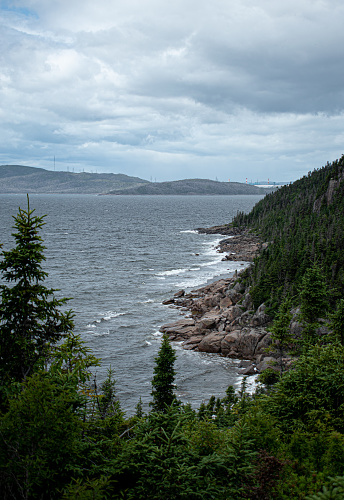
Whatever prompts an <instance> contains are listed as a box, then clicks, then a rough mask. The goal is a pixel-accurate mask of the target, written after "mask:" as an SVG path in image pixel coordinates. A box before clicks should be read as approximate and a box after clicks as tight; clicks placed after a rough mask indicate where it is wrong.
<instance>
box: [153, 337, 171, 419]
mask: <svg viewBox="0 0 344 500" xmlns="http://www.w3.org/2000/svg"><path fill="white" fill-rule="evenodd" d="M175 360H176V354H175V351H174V349H172V347H171V344H170V341H169V339H168V336H167V335H166V334H165V335H164V336H163V338H162V344H161V347H160V350H159V353H158V356H157V357H156V358H155V368H154V377H153V380H152V393H151V394H152V396H153V401H152V403H150V405H151V406H152V408H153V410H154V411H158V412H163V413H165V412H166V409H167V407H169V406H171V405H172V403H173V402H174V401H175V399H176V398H175V395H174V393H173V388H174V385H173V382H174V376H175V371H174V362H175Z"/></svg>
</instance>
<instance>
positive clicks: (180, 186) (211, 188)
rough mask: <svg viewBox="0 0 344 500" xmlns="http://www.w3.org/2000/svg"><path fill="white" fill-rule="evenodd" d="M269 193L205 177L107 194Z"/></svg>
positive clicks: (119, 190) (145, 185)
mask: <svg viewBox="0 0 344 500" xmlns="http://www.w3.org/2000/svg"><path fill="white" fill-rule="evenodd" d="M267 192H269V193H271V188H270V189H264V188H259V187H256V186H250V185H248V184H242V183H240V182H217V181H211V180H207V179H185V180H181V181H171V182H154V183H152V182H151V183H149V184H148V183H147V184H144V185H141V186H135V187H131V188H129V189H127V190H125V191H124V190H121V189H117V190H112V191H110V192H109V193H108V194H116V195H120V194H135V195H139V194H160V195H161V194H163V195H171V194H181V195H196V194H198V195H212V194H220V195H233V194H265V193H267Z"/></svg>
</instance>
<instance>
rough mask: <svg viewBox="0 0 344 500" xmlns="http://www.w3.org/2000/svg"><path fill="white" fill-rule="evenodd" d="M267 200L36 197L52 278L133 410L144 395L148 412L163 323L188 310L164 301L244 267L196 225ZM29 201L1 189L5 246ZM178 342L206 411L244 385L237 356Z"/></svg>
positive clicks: (180, 368) (192, 396)
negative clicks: (216, 399)
mask: <svg viewBox="0 0 344 500" xmlns="http://www.w3.org/2000/svg"><path fill="white" fill-rule="evenodd" d="M262 197H263V195H262V196H256V195H255V196H189V197H186V196H93V195H30V204H31V208H35V209H36V215H44V214H47V217H46V225H45V226H44V229H43V230H42V237H43V238H44V243H45V246H46V247H47V248H46V251H45V255H46V258H47V260H46V262H45V265H44V268H45V270H46V271H47V272H48V273H49V277H48V279H47V283H46V284H47V286H51V287H54V288H58V289H60V292H58V293H57V295H58V296H59V297H73V299H72V300H71V301H70V302H69V307H70V308H72V309H73V310H74V312H75V331H76V332H77V333H80V334H81V336H82V338H83V339H84V340H85V341H86V342H87V344H88V345H89V347H91V348H92V350H93V352H94V354H95V355H96V356H98V357H99V358H101V359H102V365H101V367H99V368H97V380H98V382H101V381H102V380H103V379H104V378H105V376H106V372H107V368H108V367H110V366H111V367H112V368H113V370H114V372H115V378H116V382H117V384H116V387H117V395H118V398H119V400H120V402H121V405H122V408H123V409H124V410H125V411H126V412H127V414H132V413H134V411H135V406H136V404H137V402H138V400H139V398H140V397H141V398H142V401H143V404H144V408H145V409H148V404H149V401H150V400H151V397H150V392H151V379H152V376H153V369H154V358H155V356H156V355H157V352H158V349H159V346H160V339H161V334H160V333H159V328H160V326H161V325H162V324H164V323H168V322H172V321H175V320H177V319H178V318H179V317H180V314H182V313H181V311H179V310H177V309H174V308H171V307H167V306H163V305H162V301H163V300H165V299H167V298H169V297H170V296H172V295H173V294H174V293H176V292H177V291H178V290H180V289H185V290H191V289H195V288H197V287H200V286H202V285H204V284H206V283H207V282H210V281H213V280H215V279H219V278H220V277H223V276H228V275H231V274H232V273H233V272H234V271H235V270H236V269H242V268H243V267H244V266H245V263H242V262H229V261H227V262H226V261H222V260H221V259H222V257H223V255H222V254H219V253H217V251H216V245H217V244H218V242H219V241H220V240H221V239H222V238H223V237H221V236H220V235H206V234H198V233H197V232H196V231H195V229H196V228H197V227H209V226H213V225H218V224H225V223H227V222H230V221H231V220H232V218H233V216H234V215H235V214H236V213H237V211H245V212H249V211H250V210H251V208H252V207H253V206H254V204H255V203H256V202H257V201H259V200H260V199H261V198H262ZM26 203H27V202H26V195H0V242H2V243H3V244H4V250H8V249H10V248H12V247H13V246H14V240H13V238H12V237H11V233H12V232H13V229H12V227H11V226H12V225H13V219H12V215H15V214H16V213H17V211H18V207H19V206H20V207H22V208H25V207H26ZM173 346H174V348H175V349H176V352H177V360H176V364H175V368H176V372H177V375H176V385H177V389H176V394H177V396H178V397H179V398H180V399H181V400H182V401H183V402H190V403H191V404H192V406H193V407H198V406H199V404H200V403H201V402H202V401H206V400H208V399H209V397H210V396H211V395H215V396H223V395H224V393H225V390H226V388H227V387H228V385H229V384H232V385H235V386H236V387H238V386H239V385H240V383H241V377H240V376H239V375H237V365H238V361H236V360H231V359H226V358H223V357H220V356H218V355H216V354H206V353H197V352H194V351H186V350H183V349H182V347H181V345H180V344H179V343H173Z"/></svg>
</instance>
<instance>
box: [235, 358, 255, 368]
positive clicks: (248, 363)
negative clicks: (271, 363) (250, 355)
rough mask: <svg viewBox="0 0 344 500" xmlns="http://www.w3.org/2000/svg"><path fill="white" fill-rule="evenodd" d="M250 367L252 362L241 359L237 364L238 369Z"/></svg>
mask: <svg viewBox="0 0 344 500" xmlns="http://www.w3.org/2000/svg"><path fill="white" fill-rule="evenodd" d="M250 365H252V361H250V360H249V359H242V360H241V361H240V363H239V364H238V368H247V367H248V366H250Z"/></svg>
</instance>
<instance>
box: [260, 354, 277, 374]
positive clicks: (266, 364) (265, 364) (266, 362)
mask: <svg viewBox="0 0 344 500" xmlns="http://www.w3.org/2000/svg"><path fill="white" fill-rule="evenodd" d="M257 368H258V370H259V372H260V373H261V372H263V371H264V370H267V369H268V368H271V369H272V370H274V371H279V367H278V362H277V361H276V359H275V358H273V357H271V356H267V357H265V358H263V359H262V361H261V362H260V363H258V365H257Z"/></svg>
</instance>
